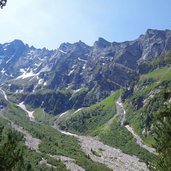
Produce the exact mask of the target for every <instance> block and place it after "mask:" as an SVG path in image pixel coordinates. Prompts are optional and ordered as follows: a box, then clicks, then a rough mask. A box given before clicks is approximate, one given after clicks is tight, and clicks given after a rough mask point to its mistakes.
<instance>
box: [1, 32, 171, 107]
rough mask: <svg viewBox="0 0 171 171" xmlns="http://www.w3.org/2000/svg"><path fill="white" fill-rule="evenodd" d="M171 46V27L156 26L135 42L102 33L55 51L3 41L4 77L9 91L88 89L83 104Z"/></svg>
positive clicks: (116, 85) (131, 76)
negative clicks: (118, 40)
mask: <svg viewBox="0 0 171 171" xmlns="http://www.w3.org/2000/svg"><path fill="white" fill-rule="evenodd" d="M170 48H171V31H169V30H165V31H158V30H152V29H149V30H147V31H146V33H145V34H144V35H141V36H140V37H139V38H138V39H136V40H134V41H127V42H122V43H116V42H113V43H111V42H108V41H106V40H104V39H103V38H99V39H98V40H97V41H96V42H95V43H94V45H93V46H92V47H90V46H88V45H86V44H85V43H83V42H81V41H79V42H77V43H73V44H70V43H63V44H61V45H60V47H59V48H58V49H56V50H53V51H50V50H48V49H45V48H43V49H36V48H34V47H29V46H28V45H27V44H24V43H23V42H22V41H20V40H15V41H13V42H11V43H6V44H2V45H0V81H1V82H4V81H7V83H8V86H7V87H6V88H8V90H9V91H12V92H15V93H23V92H25V93H28V96H29V93H30V92H32V93H36V92H38V91H44V90H47V89H49V90H51V91H52V90H55V91H60V90H66V91H70V92H72V93H73V94H74V93H75V92H78V91H79V90H80V89H82V88H84V89H86V93H84V97H83V95H81V97H82V98H83V99H84V100H83V101H82V104H80V105H79V107H81V106H84V105H85V104H86V105H90V104H92V103H95V102H97V101H99V100H101V99H103V98H105V97H107V96H108V95H110V94H111V92H113V91H115V90H117V89H118V88H120V87H125V86H126V85H127V84H128V83H129V82H130V81H132V80H134V79H135V78H136V76H137V75H138V72H139V66H140V67H142V65H141V63H142V62H144V61H146V62H148V60H150V59H151V58H155V57H157V56H159V55H160V54H162V53H164V52H166V51H167V50H169V49H170ZM35 98H36V96H35ZM33 106H34V105H33Z"/></svg>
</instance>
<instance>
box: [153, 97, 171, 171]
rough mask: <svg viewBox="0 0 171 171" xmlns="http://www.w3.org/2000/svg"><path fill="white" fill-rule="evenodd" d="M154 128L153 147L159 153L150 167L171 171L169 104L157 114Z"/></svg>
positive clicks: (170, 110)
mask: <svg viewBox="0 0 171 171" xmlns="http://www.w3.org/2000/svg"><path fill="white" fill-rule="evenodd" d="M165 96H168V95H167V94H165ZM154 130H155V134H156V136H155V146H154V147H155V148H156V151H157V152H158V154H159V155H158V156H157V158H156V160H155V162H154V163H153V166H152V168H153V169H154V170H157V171H171V104H167V105H165V106H164V107H163V108H162V109H161V111H160V112H159V113H158V114H157V116H156V122H155V129H154Z"/></svg>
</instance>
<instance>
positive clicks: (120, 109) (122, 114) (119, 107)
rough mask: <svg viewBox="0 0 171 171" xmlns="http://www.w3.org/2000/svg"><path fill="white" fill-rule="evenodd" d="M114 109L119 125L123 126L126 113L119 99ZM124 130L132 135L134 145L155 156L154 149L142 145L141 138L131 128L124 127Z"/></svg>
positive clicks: (128, 126)
mask: <svg viewBox="0 0 171 171" xmlns="http://www.w3.org/2000/svg"><path fill="white" fill-rule="evenodd" d="M116 108H117V113H118V114H119V115H120V123H121V125H123V123H124V121H125V115H126V111H125V109H124V106H123V103H122V102H121V99H120V98H119V100H118V101H117V102H116ZM125 128H126V129H127V130H128V131H129V132H130V133H131V134H132V135H133V137H134V138H135V140H136V143H137V144H138V145H139V146H141V147H142V148H144V149H146V150H148V151H149V152H150V153H153V154H157V153H156V152H155V149H154V148H152V147H149V146H147V145H145V144H144V143H143V140H142V139H141V137H140V136H139V135H138V134H136V133H135V132H134V130H133V128H132V127H131V126H130V125H125Z"/></svg>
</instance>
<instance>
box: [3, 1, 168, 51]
mask: <svg viewBox="0 0 171 171" xmlns="http://www.w3.org/2000/svg"><path fill="white" fill-rule="evenodd" d="M170 7H171V0H8V3H7V6H6V7H5V8H4V9H3V10H0V43H4V42H10V41H12V40H14V39H21V40H23V41H24V42H25V43H28V44H29V45H34V46H35V47H38V48H43V47H47V48H49V49H55V48H57V47H58V46H59V45H60V44H61V43H63V42H70V43H73V42H77V41H79V40H82V41H83V42H85V43H87V44H89V45H93V43H94V41H96V40H97V39H98V37H103V38H105V39H106V40H108V41H117V42H121V41H125V40H133V39H136V38H137V37H138V36H139V35H140V34H143V33H145V31H146V30H147V29H148V28H153V29H171V13H170Z"/></svg>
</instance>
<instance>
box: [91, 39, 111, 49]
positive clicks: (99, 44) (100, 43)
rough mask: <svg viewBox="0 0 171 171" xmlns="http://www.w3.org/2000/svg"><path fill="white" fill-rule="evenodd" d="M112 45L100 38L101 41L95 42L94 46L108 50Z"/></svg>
mask: <svg viewBox="0 0 171 171" xmlns="http://www.w3.org/2000/svg"><path fill="white" fill-rule="evenodd" d="M110 44H111V43H110V42H108V41H107V40H105V39H103V38H101V37H99V39H98V40H97V41H95V43H94V46H95V47H98V48H106V47H107V46H109V45H110Z"/></svg>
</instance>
